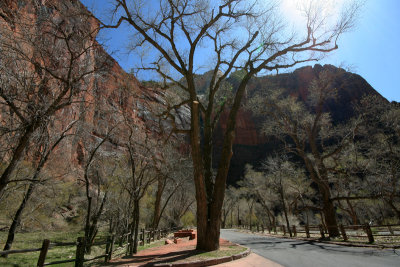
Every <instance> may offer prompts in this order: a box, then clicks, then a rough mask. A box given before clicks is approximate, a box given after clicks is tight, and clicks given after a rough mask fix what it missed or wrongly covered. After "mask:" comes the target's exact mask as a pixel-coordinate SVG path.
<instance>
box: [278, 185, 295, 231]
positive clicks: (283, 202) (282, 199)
mask: <svg viewBox="0 0 400 267" xmlns="http://www.w3.org/2000/svg"><path fill="white" fill-rule="evenodd" d="M280 186H281V188H280V190H279V195H280V197H281V201H282V206H283V213H284V215H285V220H286V227H287V229H288V232H289V236H290V237H292V230H291V229H290V223H289V218H288V214H287V208H286V203H285V196H284V193H283V188H282V184H281V185H280Z"/></svg>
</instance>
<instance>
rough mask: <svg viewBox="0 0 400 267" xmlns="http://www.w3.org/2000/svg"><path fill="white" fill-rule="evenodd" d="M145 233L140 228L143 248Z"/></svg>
mask: <svg viewBox="0 0 400 267" xmlns="http://www.w3.org/2000/svg"><path fill="white" fill-rule="evenodd" d="M144 235H145V232H144V229H143V228H142V246H144V241H145V236H144Z"/></svg>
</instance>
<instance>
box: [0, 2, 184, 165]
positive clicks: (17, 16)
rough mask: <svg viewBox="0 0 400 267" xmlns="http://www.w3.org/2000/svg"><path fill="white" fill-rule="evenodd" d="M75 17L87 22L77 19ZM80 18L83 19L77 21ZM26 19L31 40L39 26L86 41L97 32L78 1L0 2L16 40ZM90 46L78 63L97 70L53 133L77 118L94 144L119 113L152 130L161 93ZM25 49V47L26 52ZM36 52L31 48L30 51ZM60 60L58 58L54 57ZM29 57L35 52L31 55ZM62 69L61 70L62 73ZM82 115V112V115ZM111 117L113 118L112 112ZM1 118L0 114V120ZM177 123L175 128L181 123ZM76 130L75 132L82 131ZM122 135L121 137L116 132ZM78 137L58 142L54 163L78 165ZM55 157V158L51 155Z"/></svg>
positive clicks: (2, 22)
mask: <svg viewBox="0 0 400 267" xmlns="http://www.w3.org/2000/svg"><path fill="white" fill-rule="evenodd" d="M76 14H80V15H82V14H83V16H84V17H85V16H86V18H87V20H85V21H82V20H79V19H78V17H79V16H76ZM81 17H82V16H81ZM22 18H23V19H25V20H26V21H27V22H29V23H30V25H31V24H32V25H33V27H32V32H31V33H30V34H32V36H34V35H37V34H39V35H40V32H38V31H40V30H38V29H41V28H40V27H39V26H37V27H36V26H35V25H40V24H41V23H42V21H45V20H51V21H52V23H56V24H58V26H59V27H65V28H69V29H72V31H73V32H75V33H78V34H81V35H82V36H85V35H86V34H88V33H90V32H94V33H96V32H97V28H98V21H97V20H96V19H95V18H93V17H92V16H91V14H90V13H89V12H88V11H87V9H86V7H85V6H84V5H83V4H82V3H81V2H80V1H78V0H65V1H60V0H26V1H15V0H2V1H0V26H1V27H5V28H7V29H9V31H10V32H11V33H12V32H14V33H15V34H16V35H17V34H19V33H20V32H21V31H20V29H19V26H18V25H19V23H21V20H22ZM0 38H1V36H0ZM87 42H88V43H90V42H91V45H92V47H94V50H93V51H91V52H90V53H85V54H83V55H82V57H84V58H82V62H83V61H84V62H86V63H87V62H89V65H90V66H87V69H99V70H100V71H98V72H96V74H95V75H89V76H88V78H87V79H85V80H84V83H85V84H84V86H82V88H83V90H81V91H80V92H79V95H77V96H76V100H77V101H76V102H75V103H74V104H72V105H70V106H68V107H66V108H64V109H61V110H59V111H58V112H57V113H56V115H55V116H56V119H55V127H54V129H55V130H57V131H59V130H61V129H63V128H64V127H65V126H66V125H68V123H70V122H71V121H73V120H77V119H78V118H79V119H80V120H81V121H82V122H83V123H82V127H83V128H85V131H86V132H89V133H90V134H89V135H90V138H92V139H97V138H99V137H102V136H104V135H105V133H106V131H107V128H108V127H110V126H111V125H112V124H113V123H115V121H116V120H115V119H114V115H113V113H112V112H113V111H114V112H115V111H116V110H118V111H119V112H124V113H125V116H128V117H129V118H130V119H131V120H133V122H134V123H135V125H137V127H138V128H140V129H142V130H143V131H153V132H154V135H157V134H159V133H158V132H157V130H156V124H157V123H158V121H157V119H156V118H155V117H154V116H153V115H152V114H153V113H152V112H150V111H151V110H152V109H153V108H157V106H162V105H163V104H164V102H163V92H159V91H157V90H156V89H151V88H146V87H144V86H142V85H141V84H140V83H139V82H138V81H137V79H136V78H135V77H134V76H133V75H131V74H128V73H126V72H125V71H124V70H123V69H122V68H121V67H120V66H119V64H118V63H117V62H116V61H115V60H114V59H113V58H112V57H111V56H110V55H109V54H107V52H106V51H105V50H104V49H103V48H102V47H101V46H100V45H99V44H98V43H97V41H96V39H95V35H94V36H91V38H89V39H88V40H87ZM28 50H29V48H28ZM31 50H32V51H34V50H35V48H34V47H32V48H31ZM59 56H60V57H62V56H63V55H59ZM32 57H34V52H32ZM61 67H62V66H60V68H61ZM82 110H85V112H84V113H82ZM114 114H115V113H114ZM0 118H1V115H0ZM184 120H185V119H181V121H179V123H184ZM82 127H81V129H76V131H79V130H82ZM119 134H120V135H121V136H122V135H123V134H124V133H123V132H121V133H119ZM83 141H84V140H81V139H80V138H79V137H74V138H73V140H72V139H70V140H69V141H68V142H63V143H64V145H63V146H62V148H59V149H58V151H62V156H60V158H59V159H55V160H54V161H56V162H60V163H62V162H65V163H68V162H72V163H73V164H72V165H73V166H79V165H81V164H82V158H83V157H84V153H85V151H84V149H83V144H82V142H83ZM114 141H115V142H114V144H107V146H109V148H107V149H110V150H112V149H119V144H118V140H114ZM55 154H60V153H55Z"/></svg>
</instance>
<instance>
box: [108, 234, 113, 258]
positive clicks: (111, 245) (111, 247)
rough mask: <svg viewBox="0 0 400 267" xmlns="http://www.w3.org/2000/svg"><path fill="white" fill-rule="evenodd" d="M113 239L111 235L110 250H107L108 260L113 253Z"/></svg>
mask: <svg viewBox="0 0 400 267" xmlns="http://www.w3.org/2000/svg"><path fill="white" fill-rule="evenodd" d="M114 241H115V235H112V236H111V244H110V250H109V252H108V261H110V260H111V258H112V253H113V249H114Z"/></svg>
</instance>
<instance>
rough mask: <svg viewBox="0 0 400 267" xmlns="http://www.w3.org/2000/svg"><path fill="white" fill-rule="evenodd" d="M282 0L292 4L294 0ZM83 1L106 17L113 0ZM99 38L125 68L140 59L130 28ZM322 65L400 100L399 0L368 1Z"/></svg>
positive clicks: (395, 99)
mask: <svg viewBox="0 0 400 267" xmlns="http://www.w3.org/2000/svg"><path fill="white" fill-rule="evenodd" d="M283 1H287V2H289V5H290V1H291V0H283ZM297 1H298V0H297ZM81 2H82V3H83V4H85V5H86V6H88V7H89V9H90V10H91V11H93V13H94V14H95V15H96V16H97V17H100V18H104V17H105V16H107V14H108V12H107V11H108V9H109V5H108V3H109V2H111V0H81ZM100 39H101V40H102V41H103V42H104V44H105V48H106V50H107V51H108V52H109V53H110V54H112V56H113V57H114V58H115V59H116V60H117V61H118V62H119V64H120V65H121V66H122V68H124V69H125V70H126V71H129V70H130V69H131V68H132V67H133V66H134V65H135V61H136V62H137V60H138V59H137V58H136V56H134V55H132V54H128V53H127V44H128V43H129V28H127V27H122V28H121V29H112V30H106V31H103V32H101V35H100ZM319 64H333V65H337V66H338V65H341V64H344V65H345V66H350V67H351V68H350V69H351V71H352V72H355V73H358V74H360V75H361V76H362V77H364V79H366V80H367V82H369V83H370V84H371V85H372V87H374V88H375V90H377V91H378V92H379V93H380V94H382V95H383V96H384V97H385V98H387V99H388V100H389V101H393V100H394V101H399V102H400V65H399V64H400V0H366V1H365V6H364V7H363V11H362V13H361V15H360V18H359V20H358V23H357V26H356V28H355V29H353V31H352V32H350V33H347V34H345V35H343V36H342V37H341V39H340V41H339V49H338V50H337V51H335V52H334V53H332V54H331V55H330V56H329V57H327V58H325V59H324V60H323V61H321V62H319Z"/></svg>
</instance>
